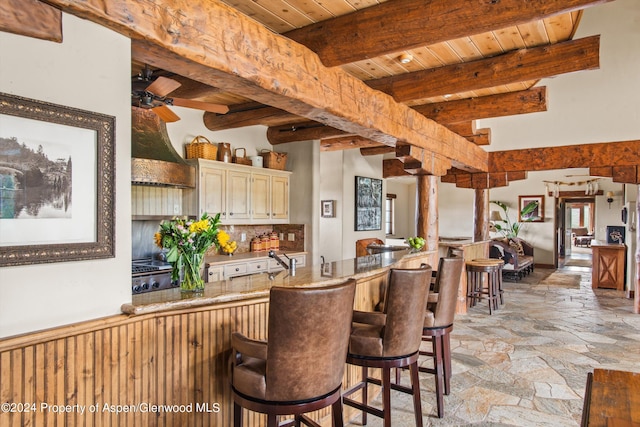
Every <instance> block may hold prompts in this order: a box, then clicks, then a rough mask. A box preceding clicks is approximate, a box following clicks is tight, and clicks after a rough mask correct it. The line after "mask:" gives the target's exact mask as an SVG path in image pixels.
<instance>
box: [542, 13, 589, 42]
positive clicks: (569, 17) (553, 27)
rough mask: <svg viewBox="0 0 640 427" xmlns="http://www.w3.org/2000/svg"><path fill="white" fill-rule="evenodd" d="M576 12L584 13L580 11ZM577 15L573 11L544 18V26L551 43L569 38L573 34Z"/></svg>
mask: <svg viewBox="0 0 640 427" xmlns="http://www.w3.org/2000/svg"><path fill="white" fill-rule="evenodd" d="M575 13H577V14H578V13H582V11H578V12H575ZM574 24H575V17H574V15H573V14H572V13H565V14H562V15H557V16H552V17H550V18H547V19H545V20H544V28H545V31H546V32H547V36H548V38H549V42H550V43H558V42H561V41H565V40H568V39H569V38H571V36H572V35H573V27H574Z"/></svg>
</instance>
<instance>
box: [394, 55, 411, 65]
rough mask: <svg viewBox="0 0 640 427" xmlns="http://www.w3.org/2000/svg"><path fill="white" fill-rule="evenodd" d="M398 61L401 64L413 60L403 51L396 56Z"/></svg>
mask: <svg viewBox="0 0 640 427" xmlns="http://www.w3.org/2000/svg"><path fill="white" fill-rule="evenodd" d="M398 61H400V63H401V64H408V63H409V62H411V61H413V56H412V55H409V54H408V53H403V54H402V55H400V56H398Z"/></svg>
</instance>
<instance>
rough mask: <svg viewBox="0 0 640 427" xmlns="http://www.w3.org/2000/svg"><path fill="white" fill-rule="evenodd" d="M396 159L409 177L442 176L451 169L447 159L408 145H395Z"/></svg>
mask: <svg viewBox="0 0 640 427" xmlns="http://www.w3.org/2000/svg"><path fill="white" fill-rule="evenodd" d="M396 159H398V160H399V161H400V162H401V163H402V164H403V165H404V170H405V171H407V172H409V173H410V174H411V175H436V176H443V175H446V174H447V170H449V169H450V168H451V161H449V160H448V159H444V158H443V157H441V156H438V155H437V154H434V153H432V152H428V151H426V150H424V149H422V148H419V147H416V146H414V145H409V144H398V145H396Z"/></svg>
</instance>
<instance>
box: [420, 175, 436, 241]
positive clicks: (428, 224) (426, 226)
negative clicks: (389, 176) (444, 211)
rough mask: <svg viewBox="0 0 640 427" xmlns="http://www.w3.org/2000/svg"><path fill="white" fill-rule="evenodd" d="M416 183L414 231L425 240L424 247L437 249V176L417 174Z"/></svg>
mask: <svg viewBox="0 0 640 427" xmlns="http://www.w3.org/2000/svg"><path fill="white" fill-rule="evenodd" d="M416 179H417V185H416V199H417V200H416V211H417V212H416V233H417V235H418V236H421V237H424V239H425V240H426V244H425V249H426V250H428V251H437V250H438V239H439V236H438V181H437V180H438V177H437V176H435V175H418V177H417V178H416Z"/></svg>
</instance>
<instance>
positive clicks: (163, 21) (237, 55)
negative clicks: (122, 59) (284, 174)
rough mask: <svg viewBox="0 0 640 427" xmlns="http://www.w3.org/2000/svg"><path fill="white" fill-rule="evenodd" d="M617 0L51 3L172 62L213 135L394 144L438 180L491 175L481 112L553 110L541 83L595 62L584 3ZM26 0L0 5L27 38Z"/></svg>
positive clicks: (407, 161)
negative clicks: (203, 106) (211, 107)
mask: <svg viewBox="0 0 640 427" xmlns="http://www.w3.org/2000/svg"><path fill="white" fill-rule="evenodd" d="M609 1H613V0H536V1H535V2H534V1H522V0H499V1H496V0H389V1H386V2H385V1H373V0H364V1H352V0H322V1H320V0H226V1H225V0H222V2H219V1H217V0H193V1H187V0H145V1H142V0H130V1H128V2H125V3H123V2H118V1H116V0H101V2H100V3H101V4H102V6H100V7H98V6H96V5H97V3H95V4H94V3H91V4H89V3H86V2H84V1H81V0H47V1H46V3H48V4H51V5H53V6H54V7H59V8H61V9H62V10H64V11H65V12H69V13H73V14H76V15H78V16H81V17H84V18H86V19H90V20H92V21H94V22H97V23H99V24H101V25H105V26H108V27H110V28H112V29H114V30H116V31H119V32H121V33H123V34H126V35H128V36H130V37H131V39H132V59H133V63H132V75H133V74H136V73H138V72H139V71H140V69H141V68H142V67H143V65H144V64H147V63H149V64H151V65H152V67H154V68H156V69H158V68H159V69H163V70H166V71H167V72H168V73H169V74H168V76H171V77H173V78H174V79H176V80H179V81H180V82H181V83H182V86H181V87H180V88H179V89H177V90H175V91H173V92H171V93H170V94H169V96H170V97H176V98H187V99H192V100H197V101H205V102H211V103H216V104H224V105H227V106H229V109H230V111H229V112H228V113H227V114H224V115H222V114H216V113H210V112H207V113H205V114H204V123H205V126H207V128H209V129H211V130H220V129H229V128H234V127H241V126H248V125H255V124H262V125H265V126H268V127H269V129H268V131H267V137H268V139H269V141H270V142H271V143H272V144H278V143H283V142H292V141H302V140H309V139H321V140H322V144H321V147H322V149H323V150H332V149H347V148H361V152H362V153H363V154H377V153H381V152H389V151H394V152H395V154H396V157H395V159H391V160H394V161H396V162H400V163H404V166H402V165H401V167H400V168H399V170H400V171H402V170H403V169H404V171H405V173H411V174H422V173H430V174H436V175H444V174H445V173H446V171H447V170H450V171H453V172H455V171H456V168H458V169H462V170H463V171H467V172H490V171H489V166H490V162H489V159H488V156H487V153H486V152H485V151H484V150H482V149H480V147H478V145H487V144H489V143H490V130H488V129H475V125H474V120H476V119H481V118H488V117H498V116H505V115H514V114H525V113H530V112H538V111H545V110H546V96H547V94H546V88H544V87H542V88H540V87H536V88H534V87H533V86H534V85H535V84H536V83H537V82H538V81H539V79H541V78H544V77H550V76H555V75H558V74H562V73H569V72H576V71H584V70H590V69H595V68H598V67H599V45H600V39H599V36H597V35H596V36H591V37H586V38H583V39H579V40H573V36H574V34H575V32H576V29H577V26H578V24H579V21H580V16H581V13H582V10H583V9H584V8H586V7H591V6H594V5H598V4H602V3H607V2H609ZM39 3H40V2H38V1H37V0H30V2H28V4H32V5H33V4H39ZM225 3H226V6H225ZM24 5H25V4H24V3H22V2H20V0H9V1H8V3H5V6H0V9H2V8H3V7H4V8H6V9H8V11H9V12H10V13H7V11H6V10H2V11H3V12H4V13H3V15H4V16H6V17H7V18H6V19H5V20H4V22H3V20H2V19H0V30H5V31H12V32H18V33H21V34H29V31H30V30H29V28H28V27H29V26H28V25H20V26H19V28H17V29H15V28H14V29H12V28H10V25H11V22H13V21H15V22H22V21H24V19H23V20H22V21H20V20H19V18H20V16H22V15H23V14H24V13H23V10H24V7H25V6H24ZM223 6H224V7H223ZM227 6H228V7H230V8H227ZM11 13H13V15H11ZM11 16H13V17H15V18H16V19H13V18H11ZM247 17H248V18H247ZM36 21H37V20H36ZM29 22H34V20H30V21H29ZM3 25H4V26H3ZM34 27H35V26H34ZM265 30H266V31H265ZM274 34H280V35H282V36H284V39H283V38H282V37H277V36H274ZM33 36H35V37H42V36H41V35H37V34H34V35H33ZM55 37H57V36H51V38H50V39H55ZM45 38H46V37H45ZM290 40H293V41H295V42H297V43H301V44H302V45H304V46H306V47H307V48H308V49H310V50H311V51H313V52H315V54H317V56H315V54H314V53H312V52H309V51H308V50H306V49H305V48H302V47H301V46H299V45H297V44H296V43H291V42H290ZM406 58H409V59H410V60H409V61H408V62H406V61H405V59H406ZM361 82H364V85H363V84H362V83H361ZM380 92H382V93H380ZM425 117H426V119H425ZM433 121H435V122H436V123H437V124H436V123H434V122H433ZM395 166H396V169H397V166H398V165H395ZM452 166H453V167H454V169H453V170H451V169H450V168H451V167H452ZM385 168H386V165H385ZM388 169H389V170H391V169H392V168H391V167H389V168H388ZM409 170H410V172H408V171H409ZM482 180H483V179H481V181H482ZM484 181H486V180H484Z"/></svg>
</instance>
